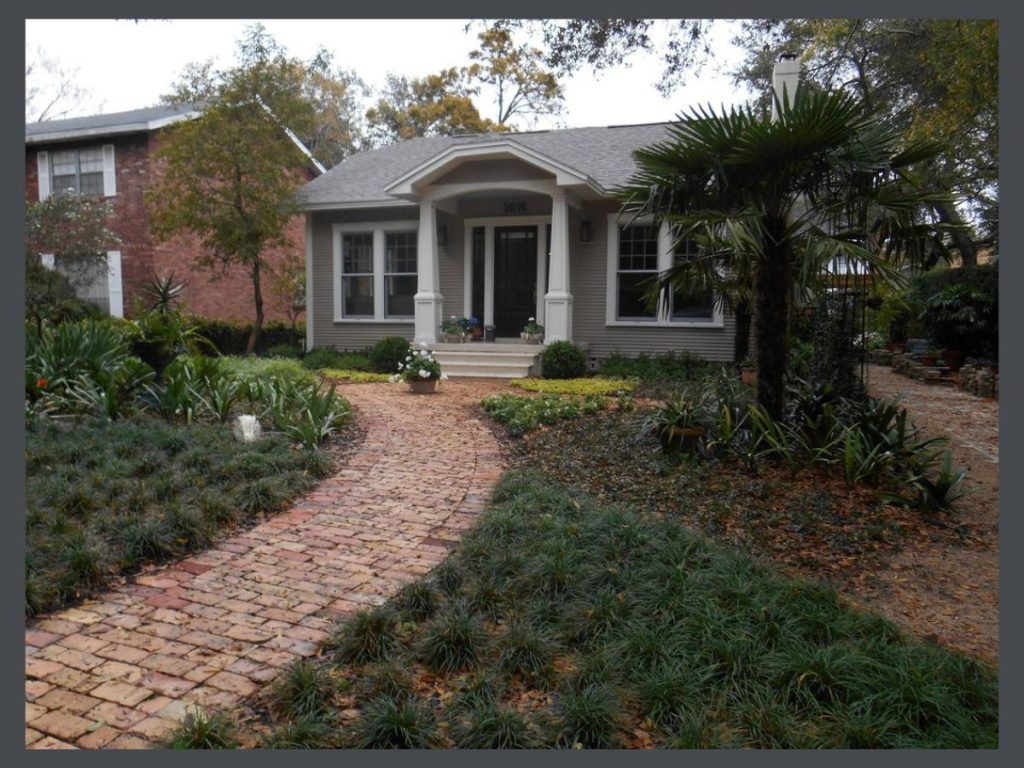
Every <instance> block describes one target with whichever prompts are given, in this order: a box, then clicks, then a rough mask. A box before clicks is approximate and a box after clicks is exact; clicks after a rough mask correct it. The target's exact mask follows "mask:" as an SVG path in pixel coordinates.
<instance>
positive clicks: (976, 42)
mask: <svg viewBox="0 0 1024 768" xmlns="http://www.w3.org/2000/svg"><path fill="white" fill-rule="evenodd" d="M998 39H999V28H998V22H996V21H994V20H992V19H813V20H807V19H790V20H786V21H773V20H754V21H747V22H744V23H743V26H742V34H741V35H740V36H739V38H738V40H739V41H740V42H741V44H742V47H743V48H744V49H745V51H746V58H745V60H744V62H743V64H742V66H741V67H740V68H739V69H738V70H737V71H736V72H735V73H734V78H735V80H736V81H737V83H741V84H744V85H748V86H750V87H752V88H753V89H754V90H755V91H756V92H758V93H763V94H768V93H769V90H768V88H769V84H770V81H771V70H772V66H773V63H774V61H775V60H776V58H777V56H778V54H779V53H780V52H782V51H786V50H788V51H793V52H802V59H803V69H804V75H805V79H806V80H807V81H808V82H810V83H812V84H815V85H817V86H818V87H822V88H842V89H845V90H848V91H850V92H852V93H856V94H857V95H858V96H859V97H860V98H861V99H862V100H863V101H864V103H865V104H866V105H867V106H868V107H869V108H870V109H874V110H877V111H879V112H880V113H882V114H884V115H886V116H887V117H888V118H889V119H890V120H892V121H894V123H895V124H897V125H899V126H900V127H902V128H903V129H904V130H906V131H907V133H908V135H909V136H910V137H911V138H913V139H923V140H933V141H937V142H940V143H941V144H943V145H944V147H945V150H944V151H943V152H942V154H940V155H939V156H938V157H936V159H935V161H934V162H932V163H931V164H930V165H929V166H928V168H927V169H926V172H927V180H928V182H929V184H930V185H931V186H932V187H934V188H935V189H939V190H944V191H947V192H949V193H951V194H950V195H949V196H947V197H945V198H943V199H938V200H937V201H936V202H934V203H933V204H932V206H931V207H932V209H933V210H934V214H935V216H936V217H937V218H938V220H939V221H940V222H942V223H943V224H945V225H948V226H947V231H948V235H949V238H950V240H951V242H952V245H953V247H954V248H955V249H956V250H957V251H958V252H959V253H960V256H961V258H962V260H963V262H964V263H965V264H967V265H970V264H974V263H976V261H977V252H978V249H979V247H982V246H986V245H987V246H992V247H997V246H998V241H997V237H998V230H997V226H998V218H999V213H998V212H999V204H998V199H999V180H998V174H999V51H998ZM766 98H767V97H766ZM954 200H956V201H960V203H961V205H960V206H958V205H955V204H954ZM965 214H966V215H965Z"/></svg>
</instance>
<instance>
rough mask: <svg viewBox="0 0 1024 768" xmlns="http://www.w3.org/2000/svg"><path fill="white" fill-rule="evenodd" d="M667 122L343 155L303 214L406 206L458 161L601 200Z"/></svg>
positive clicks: (469, 138) (420, 143) (307, 199)
mask: <svg viewBox="0 0 1024 768" xmlns="http://www.w3.org/2000/svg"><path fill="white" fill-rule="evenodd" d="M668 125H669V124H668V123H653V124H645V125H623V126H610V127H597V128H568V129H562V130H552V131H531V132H524V133H499V134H495V133H490V134H474V135H465V136H431V137H426V138H417V139H410V140H408V141H403V142H399V143H397V144H392V145H390V146H387V147H381V148H380V149H374V150H369V151H366V152H360V153H357V154H355V155H352V156H350V157H348V158H346V159H345V160H344V161H343V162H341V163H339V164H338V165H336V166H335V167H334V168H332V169H331V170H329V171H328V172H327V173H325V174H324V175H323V176H320V177H319V178H317V179H314V180H313V181H311V182H310V183H309V184H307V185H306V186H304V187H303V188H302V189H301V190H300V192H299V196H300V200H301V203H302V206H303V207H304V208H306V209H307V210H316V209H330V208H353V207H376V206H394V205H399V206H401V205H410V204H411V200H412V199H414V198H415V197H416V187H417V185H423V184H428V183H429V182H430V181H431V180H433V179H435V178H439V177H440V176H441V175H443V174H444V173H446V172H447V171H448V170H450V169H451V168H452V167H454V166H456V165H458V164H459V163H461V162H467V161H479V160H482V159H486V158H488V157H494V158H513V159H516V160H519V161H521V162H524V163H528V164H530V165H533V166H535V167H537V168H539V169H541V170H543V171H546V172H547V173H550V174H552V175H553V176H554V177H555V182H556V183H557V184H558V185H559V186H566V187H567V188H570V189H571V188H572V187H574V186H575V187H576V189H587V190H590V191H591V194H595V195H605V194H608V190H611V189H612V188H614V187H616V186H619V185H621V184H624V183H625V182H626V181H627V180H628V179H629V177H630V176H631V175H632V174H633V172H634V170H635V165H634V163H633V157H632V152H633V150H635V149H639V148H641V147H645V146H649V145H651V144H654V143H656V142H659V141H663V140H665V139H666V138H668Z"/></svg>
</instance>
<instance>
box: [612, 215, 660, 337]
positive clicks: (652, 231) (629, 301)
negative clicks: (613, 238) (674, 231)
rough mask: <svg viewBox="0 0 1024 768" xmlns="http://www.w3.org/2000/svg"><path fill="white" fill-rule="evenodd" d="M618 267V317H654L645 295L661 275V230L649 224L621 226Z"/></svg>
mask: <svg viewBox="0 0 1024 768" xmlns="http://www.w3.org/2000/svg"><path fill="white" fill-rule="evenodd" d="M618 234H619V250H618V253H617V256H616V259H617V263H616V265H615V266H616V270H615V282H616V286H615V319H616V320H655V319H657V313H656V312H655V311H654V310H652V309H650V308H649V307H648V305H647V302H646V301H645V300H644V294H645V293H646V292H647V291H648V290H649V289H650V286H651V283H652V282H653V281H654V280H655V279H656V278H657V277H658V230H657V228H655V227H652V226H651V225H649V224H630V225H627V226H624V227H623V226H620V227H618Z"/></svg>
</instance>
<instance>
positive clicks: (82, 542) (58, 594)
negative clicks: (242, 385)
mask: <svg viewBox="0 0 1024 768" xmlns="http://www.w3.org/2000/svg"><path fill="white" fill-rule="evenodd" d="M311 453H312V452H310V451H304V450H297V449H296V448H295V447H294V444H293V443H292V442H291V441H290V440H288V439H287V438H286V437H284V436H281V435H267V436H265V437H264V438H263V439H261V440H259V441H257V442H255V443H240V442H239V441H238V440H236V439H235V437H234V436H233V435H232V433H231V429H230V427H228V426H227V425H222V424H192V425H186V424H183V423H180V422H167V421H164V420H162V419H159V418H155V417H150V416H145V415H137V416H131V417H126V418H122V419H118V420H116V421H100V420H92V419H83V420H80V421H77V422H74V423H70V422H64V421H58V420H46V419H43V420H37V421H35V422H33V424H32V425H31V426H30V427H29V428H28V429H27V430H26V432H25V457H26V460H25V475H26V477H25V493H26V506H27V508H26V517H25V535H26V554H27V555H28V557H27V558H26V566H27V569H28V572H27V576H28V577H29V586H28V589H30V590H31V594H26V610H27V612H28V614H29V615H34V614H36V613H39V612H44V611H48V610H53V609H56V608H60V607H62V606H66V605H71V604H74V603H76V602H79V601H81V600H82V599H84V598H86V597H88V596H89V595H90V594H93V593H94V592H95V591H96V590H98V589H102V588H103V587H104V586H106V585H108V584H109V583H110V582H111V580H112V579H114V578H116V577H117V576H119V575H121V574H128V573H131V572H133V571H134V570H136V569H138V568H140V567H142V566H144V565H147V564H150V563H157V562H160V561H163V560H167V559H171V558H175V557H180V556H182V555H185V554H188V553H190V552H194V551H197V550H200V549H203V548H205V547H207V546H209V545H210V543H211V542H212V541H213V540H214V539H215V538H216V537H217V535H218V533H219V532H221V531H223V530H224V529H225V528H227V527H229V526H232V525H235V524H237V523H240V522H248V521H249V519H251V518H253V517H254V516H256V515H266V514H271V513H274V512H278V511H281V510H282V509H285V508H286V507H287V506H288V504H289V503H290V502H291V501H292V500H293V499H295V498H296V497H297V496H299V495H300V494H302V493H304V492H306V491H308V490H310V489H311V488H312V487H313V486H314V485H315V483H316V481H317V479H318V478H320V477H322V476H323V475H324V474H325V473H327V472H329V471H330V470H331V468H332V467H333V459H332V458H331V456H330V454H329V453H326V452H316V456H317V458H316V459H315V460H312V459H311V458H310V454H311Z"/></svg>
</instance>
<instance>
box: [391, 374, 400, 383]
mask: <svg viewBox="0 0 1024 768" xmlns="http://www.w3.org/2000/svg"><path fill="white" fill-rule="evenodd" d="M401 378H402V377H401V376H399V375H398V374H397V373H393V374H391V375H390V376H388V382H390V383H391V384H397V383H398V382H399V381H400V380H401Z"/></svg>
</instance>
